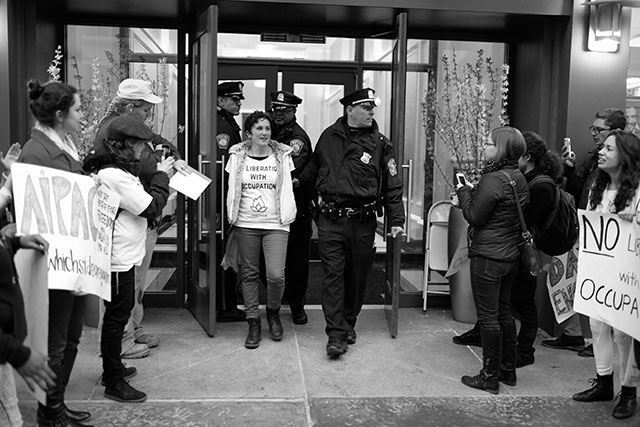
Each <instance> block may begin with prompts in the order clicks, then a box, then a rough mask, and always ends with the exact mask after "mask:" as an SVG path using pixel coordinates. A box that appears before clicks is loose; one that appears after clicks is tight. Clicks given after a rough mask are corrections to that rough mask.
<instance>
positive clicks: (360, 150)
mask: <svg viewBox="0 0 640 427" xmlns="http://www.w3.org/2000/svg"><path fill="white" fill-rule="evenodd" d="M374 93H375V92H374V91H373V89H370V88H367V89H361V90H357V91H355V92H353V93H350V94H348V95H347V96H345V97H344V98H342V99H341V100H340V103H341V104H342V105H344V112H345V114H344V116H343V117H341V118H339V119H338V120H337V121H336V122H335V123H334V124H333V125H331V126H329V127H328V128H327V129H325V130H324V132H323V133H322V135H320V139H319V140H318V144H317V146H316V148H315V151H314V152H313V155H312V156H311V161H310V162H309V165H308V166H307V167H306V168H305V170H304V171H303V173H302V174H301V175H300V177H299V181H300V184H301V185H304V184H305V183H307V182H313V183H314V184H315V189H316V190H317V192H318V211H319V214H318V221H317V224H318V249H319V252H320V259H321V260H322V265H323V268H324V272H325V277H324V280H323V287H322V310H323V311H324V317H325V321H326V327H325V332H326V333H327V335H328V336H329V340H328V342H327V348H326V350H327V355H328V356H329V357H331V358H337V357H339V356H340V355H341V354H343V353H344V352H346V351H347V348H348V345H347V344H355V343H356V332H355V329H354V328H355V325H356V320H357V316H358V314H359V313H360V310H361V308H362V303H363V298H364V292H365V288H366V281H367V273H368V272H369V269H370V268H371V264H372V263H373V255H374V247H373V242H374V237H375V233H376V227H377V221H376V213H378V212H380V213H381V211H380V209H379V208H380V207H381V206H384V208H385V211H386V214H387V216H388V219H389V225H390V232H391V234H392V235H393V236H394V237H395V236H396V235H397V234H398V233H401V232H402V231H403V225H404V207H403V204H402V179H401V177H400V174H399V173H398V164H397V163H396V160H395V158H394V157H393V147H392V145H391V142H390V141H389V140H388V139H387V138H386V137H385V136H384V135H382V134H381V133H380V131H379V130H378V125H377V123H376V122H375V120H374V119H373V114H374V112H373V110H374V108H375V107H376V103H375V98H374Z"/></svg>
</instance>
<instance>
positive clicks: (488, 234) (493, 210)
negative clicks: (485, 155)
mask: <svg viewBox="0 0 640 427" xmlns="http://www.w3.org/2000/svg"><path fill="white" fill-rule="evenodd" d="M502 170H504V171H505V172H507V173H508V174H509V175H511V178H512V179H513V180H514V181H515V183H516V190H517V191H518V196H519V198H520V200H519V203H520V205H521V206H522V209H523V210H524V208H525V207H526V205H527V203H528V202H529V189H528V186H527V181H526V179H525V177H524V175H522V173H521V172H520V171H519V170H518V169H517V168H515V167H511V166H505V167H503V169H502ZM458 199H459V201H460V208H461V209H462V214H463V216H464V218H465V219H466V220H467V222H469V239H470V241H469V257H474V256H483V257H486V258H491V259H496V260H504V261H514V260H517V259H519V258H520V248H519V244H520V242H521V229H520V217H519V216H518V210H517V207H516V205H515V203H516V201H515V199H514V196H513V190H512V188H511V184H509V180H508V179H507V177H506V176H505V175H504V174H503V173H502V172H501V171H500V170H496V171H492V172H488V173H485V174H484V175H483V176H482V178H481V179H480V182H479V183H478V185H477V186H476V187H475V188H474V189H471V188H470V187H468V186H465V187H462V188H460V189H459V190H458Z"/></svg>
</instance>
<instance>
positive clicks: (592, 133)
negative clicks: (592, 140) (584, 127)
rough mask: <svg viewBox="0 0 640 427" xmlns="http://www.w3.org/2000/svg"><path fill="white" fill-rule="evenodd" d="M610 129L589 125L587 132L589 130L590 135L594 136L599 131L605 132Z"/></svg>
mask: <svg viewBox="0 0 640 427" xmlns="http://www.w3.org/2000/svg"><path fill="white" fill-rule="evenodd" d="M608 130H611V128H601V127H598V126H589V132H591V135H593V136H596V135H599V134H600V133H601V132H605V131H608Z"/></svg>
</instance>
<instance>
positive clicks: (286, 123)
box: [271, 90, 311, 325]
mask: <svg viewBox="0 0 640 427" xmlns="http://www.w3.org/2000/svg"><path fill="white" fill-rule="evenodd" d="M300 103H302V99H301V98H299V97H297V96H296V95H294V94H292V93H290V92H286V91H282V90H281V91H278V92H272V93H271V116H272V118H273V130H272V133H271V138H272V139H274V140H276V141H278V142H281V143H283V144H287V145H289V146H290V147H291V148H293V163H294V165H295V170H294V171H293V173H292V177H293V178H296V177H297V176H298V175H300V173H301V172H302V170H303V169H304V167H305V166H306V165H307V163H309V160H310V158H311V140H310V139H309V135H307V133H306V132H305V131H304V129H302V127H300V125H299V124H298V123H297V122H296V110H297V107H298V105H300ZM294 195H295V198H296V208H297V212H298V213H297V215H296V220H295V221H294V222H293V223H292V224H291V226H290V230H289V243H288V245H287V260H286V267H285V283H286V285H285V290H284V297H283V299H284V300H286V301H288V303H289V308H290V309H291V317H292V320H293V323H295V324H297V325H304V324H305V323H307V321H308V318H307V313H305V311H304V296H305V293H306V292H307V285H308V284H309V242H310V241H311V216H310V213H309V207H308V206H309V201H310V197H309V192H308V191H306V189H304V188H302V187H297V188H295V189H294Z"/></svg>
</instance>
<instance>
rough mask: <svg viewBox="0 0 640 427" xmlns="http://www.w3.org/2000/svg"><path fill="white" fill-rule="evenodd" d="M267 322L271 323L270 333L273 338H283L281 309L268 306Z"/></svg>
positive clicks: (276, 339)
mask: <svg viewBox="0 0 640 427" xmlns="http://www.w3.org/2000/svg"><path fill="white" fill-rule="evenodd" d="M267 322H268V323H269V333H271V339H272V340H274V341H280V340H281V339H282V323H281V322H280V309H279V308H278V309H275V310H274V309H271V308H267Z"/></svg>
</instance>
